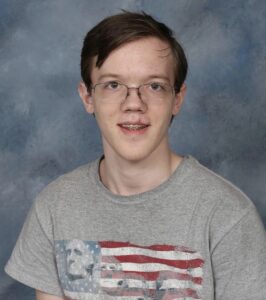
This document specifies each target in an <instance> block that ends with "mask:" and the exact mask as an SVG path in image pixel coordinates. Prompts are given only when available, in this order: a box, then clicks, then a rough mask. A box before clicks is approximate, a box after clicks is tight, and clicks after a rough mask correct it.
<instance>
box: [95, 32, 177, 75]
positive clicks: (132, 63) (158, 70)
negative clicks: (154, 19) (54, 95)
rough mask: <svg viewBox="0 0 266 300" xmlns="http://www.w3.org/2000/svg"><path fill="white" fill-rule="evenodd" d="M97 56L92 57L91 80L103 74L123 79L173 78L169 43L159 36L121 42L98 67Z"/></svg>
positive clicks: (171, 54)
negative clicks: (114, 75)
mask: <svg viewBox="0 0 266 300" xmlns="http://www.w3.org/2000/svg"><path fill="white" fill-rule="evenodd" d="M96 61H97V57H94V61H93V69H92V74H91V75H92V80H93V81H94V80H97V79H98V78H100V77H102V76H104V75H105V74H109V73H110V74H116V75H118V76H121V77H122V78H125V79H131V78H132V80H133V78H135V79H136V78H139V79H143V80H144V79H145V78H146V77H150V76H152V75H155V76H154V77H156V76H157V75H158V77H160V75H161V76H163V77H168V78H169V81H173V80H174V73H175V62H174V57H173V53H172V50H171V48H170V46H169V44H168V43H167V42H165V41H162V40H160V39H159V38H155V37H149V38H142V39H139V40H136V41H132V42H129V43H126V44H123V45H122V46H120V47H119V48H117V49H115V50H114V51H112V52H111V53H110V54H109V56H108V57H107V59H106V60H105V61H104V63H103V64H102V66H101V67H100V68H97V67H96Z"/></svg>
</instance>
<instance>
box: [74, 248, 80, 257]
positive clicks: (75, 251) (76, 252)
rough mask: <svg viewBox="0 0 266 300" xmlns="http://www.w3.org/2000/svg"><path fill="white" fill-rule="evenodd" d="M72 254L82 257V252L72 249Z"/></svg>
mask: <svg viewBox="0 0 266 300" xmlns="http://www.w3.org/2000/svg"><path fill="white" fill-rule="evenodd" d="M74 253H75V254H76V255H78V256H81V255H82V252H81V251H80V250H78V249H74Z"/></svg>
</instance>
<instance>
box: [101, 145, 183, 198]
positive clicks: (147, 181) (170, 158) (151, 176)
mask: <svg viewBox="0 0 266 300" xmlns="http://www.w3.org/2000/svg"><path fill="white" fill-rule="evenodd" d="M181 160H182V158H181V157H180V156H178V155H176V154H174V153H173V152H171V151H170V149H168V151H167V153H164V155H161V156H160V157H159V159H158V156H157V157H156V160H154V158H153V157H152V156H151V157H149V158H147V159H145V160H142V161H137V162H135V161H134V162H131V161H126V160H124V159H122V158H121V157H110V156H105V158H104V159H103V160H102V162H101V164H100V176H101V180H102V182H103V184H104V185H105V186H106V187H107V188H108V189H109V190H110V191H111V192H112V193H114V194H117V195H123V196H130V195H136V194H139V193H143V192H146V191H149V190H151V189H153V188H155V187H157V186H158V185H160V184H161V183H163V182H164V181H166V180H167V179H168V178H169V177H170V176H171V174H172V173H173V172H174V171H175V169H176V168H177V167H178V165H179V164H180V162H181ZM155 162H156V163H155Z"/></svg>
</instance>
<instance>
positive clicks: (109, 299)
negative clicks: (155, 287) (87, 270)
mask: <svg viewBox="0 0 266 300" xmlns="http://www.w3.org/2000/svg"><path fill="white" fill-rule="evenodd" d="M64 293H65V295H66V296H67V297H69V298H73V299H79V300H114V299H118V300H139V299H140V298H141V296H120V297H119V296H115V298H114V297H113V296H109V295H107V294H91V293H77V292H70V291H67V290H64ZM143 297H144V299H145V300H152V299H153V298H148V297H147V296H143ZM176 299H177V300H195V298H193V297H187V296H186V297H182V298H176ZM198 300H202V299H198Z"/></svg>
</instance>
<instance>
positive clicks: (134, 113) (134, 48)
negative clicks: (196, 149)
mask: <svg viewBox="0 0 266 300" xmlns="http://www.w3.org/2000/svg"><path fill="white" fill-rule="evenodd" d="M95 62H96V58H95V59H94V68H93V69H92V74H91V78H92V83H93V85H94V84H96V83H99V82H103V81H109V80H116V81H120V82H122V83H124V84H127V85H128V86H130V87H137V86H139V85H140V84H143V83H148V82H153V81H156V82H158V81H159V82H167V83H169V84H170V85H172V86H173V85H174V65H175V64H174V59H173V56H172V53H171V51H170V49H169V47H168V44H167V43H165V42H163V41H161V40H159V39H158V38H154V37H151V38H145V39H141V40H137V41H134V42H130V43H128V44H125V45H122V46H121V47H120V48H118V49H116V50H114V51H113V52H112V53H111V54H110V55H109V56H108V58H107V59H106V61H105V62H104V64H103V65H102V66H101V67H100V68H97V67H96V66H95ZM110 73H112V76H110ZM107 75H108V76H107ZM151 76H152V77H151ZM78 91H79V95H80V97H81V99H82V101H83V104H84V106H85V109H86V111H87V112H88V113H90V114H94V115H95V117H96V120H97V123H98V125H99V128H100V131H101V134H102V143H103V150H104V156H105V158H104V160H102V162H101V165H100V177H101V180H102V182H103V184H104V185H105V186H106V187H107V188H108V189H109V190H110V191H111V192H113V193H114V194H119V195H124V196H127V195H134V194H139V193H142V192H145V191H148V190H150V189H152V188H154V187H156V186H158V185H159V184H161V183H163V182H164V181H166V180H167V179H168V178H169V177H170V176H171V174H172V173H173V172H174V171H175V169H176V168H177V167H178V165H179V164H180V162H181V160H182V158H181V157H180V156H179V155H176V154H175V153H173V151H172V150H171V149H170V146H169V140H168V128H169V124H170V120H171V117H172V115H174V116H175V115H176V114H178V112H179V111H180V107H181V105H182V102H183V99H184V95H185V91H186V87H185V85H183V86H182V87H181V90H180V92H179V93H178V94H175V95H173V96H172V97H170V98H169V99H164V100H165V101H158V102H155V101H153V102H144V101H142V99H141V98H140V97H139V96H138V94H137V92H136V90H134V89H132V90H130V92H129V95H128V97H127V98H126V99H123V100H122V101H115V102H107V101H105V102H104V101H102V99H97V98H96V97H94V94H93V92H92V93H91V94H90V93H89V92H88V90H87V88H86V86H85V84H84V83H83V82H80V84H79V87H78ZM124 123H130V124H140V123H141V124H146V125H148V127H147V128H146V129H145V130H139V131H134V132H132V131H131V132H129V131H127V130H123V129H121V127H120V126H119V124H124ZM36 299H37V300H66V299H67V298H60V297H56V296H52V295H48V294H45V293H43V292H40V291H37V292H36Z"/></svg>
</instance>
